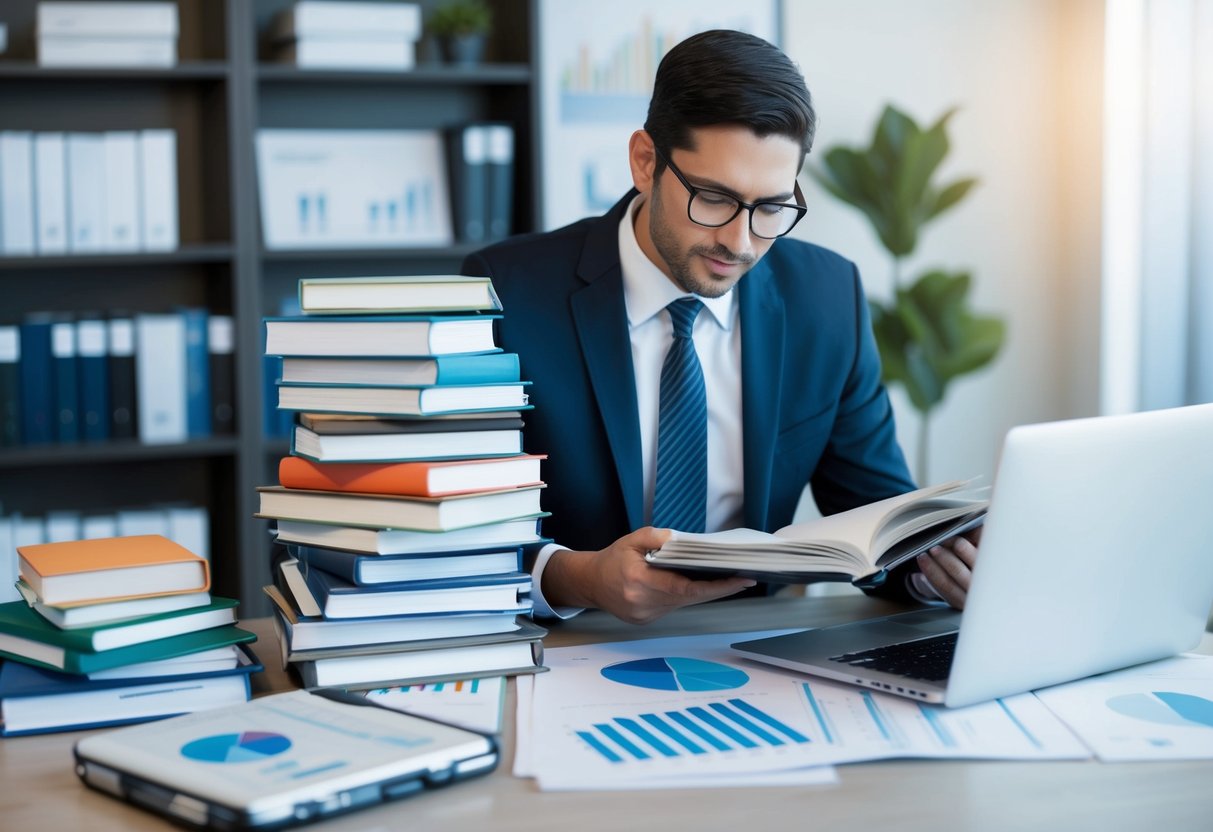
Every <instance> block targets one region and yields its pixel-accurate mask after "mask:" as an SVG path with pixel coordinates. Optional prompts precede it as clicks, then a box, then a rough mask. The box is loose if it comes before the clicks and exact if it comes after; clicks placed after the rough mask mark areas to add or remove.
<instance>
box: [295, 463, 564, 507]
mask: <svg viewBox="0 0 1213 832" xmlns="http://www.w3.org/2000/svg"><path fill="white" fill-rule="evenodd" d="M544 459H547V456H546V455H536V454H530V455H523V456H515V457H492V458H488V459H479V460H451V461H445V462H397V463H385V464H358V463H342V462H329V463H316V462H312V461H310V460H307V459H302V458H300V457H295V456H288V457H284V458H283V459H282V460H281V461H280V462H279V463H278V481H279V482H280V483H281V484H282V485H283V486H284V487H286V488H302V489H310V490H313V491H349V492H361V493H364V494H399V495H402V496H417V497H442V496H447V495H451V494H467V493H473V492H477V491H495V490H500V489H503V488H519V487H523V486H528V485H539V484H541V482H542V480H541V478H540V473H539V466H540V463H541V462H542V460H544Z"/></svg>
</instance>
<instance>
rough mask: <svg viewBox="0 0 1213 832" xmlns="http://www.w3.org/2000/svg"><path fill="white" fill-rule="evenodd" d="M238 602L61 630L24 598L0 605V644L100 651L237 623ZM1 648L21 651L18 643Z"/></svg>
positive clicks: (222, 600)
mask: <svg viewBox="0 0 1213 832" xmlns="http://www.w3.org/2000/svg"><path fill="white" fill-rule="evenodd" d="M237 603H238V602H237V601H236V600H235V599H232V598H212V599H211V602H210V603H209V604H207V605H206V606H203V607H193V608H190V609H184V610H173V611H170V612H161V613H153V614H151V615H145V616H142V617H140V618H136V619H130V620H126V621H113V622H108V623H104V624H94V625H92V626H87V627H76V628H74V629H71V630H62V629H60V628H58V627H56V626H55V625H54V624H52V623H51V622H50V621H48V620H47V619H45V618H43V617H42V616H41V615H39V614H38V613H36V612H34V610H32V609H30V607H29V605H28V604H27V603H25V601H10V602H8V603H7V604H0V645H4V644H5V639H6V637H16V638H18V639H26V640H29V641H34V642H38V643H40V644H45V645H51V646H54V647H62V648H64V649H65V650H70V651H74V652H77V653H100V652H104V651H107V650H113V649H116V648H119V647H127V646H130V645H132V644H141V643H143V642H145V641H155V640H156V639H161V638H168V637H170V636H177V635H181V634H183V633H192V632H196V631H198V630H206V629H210V628H211V627H222V626H225V625H230V624H235V623H236V605H237ZM3 649H6V650H8V651H9V652H11V653H20V648H19V646H17V645H12V644H10V645H7V646H4V647H3Z"/></svg>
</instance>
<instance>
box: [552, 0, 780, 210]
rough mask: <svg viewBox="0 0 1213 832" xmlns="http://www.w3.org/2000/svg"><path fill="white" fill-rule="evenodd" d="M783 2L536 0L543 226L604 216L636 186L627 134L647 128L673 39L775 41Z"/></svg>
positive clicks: (725, 0)
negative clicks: (726, 32) (717, 32)
mask: <svg viewBox="0 0 1213 832" xmlns="http://www.w3.org/2000/svg"><path fill="white" fill-rule="evenodd" d="M779 5H780V4H779V2H778V0H759V1H758V2H752V3H747V4H738V3H736V2H732V0H661V1H660V2H657V0H614V2H611V3H594V4H591V3H569V2H567V0H540V2H539V50H540V66H541V67H542V75H541V78H540V96H541V106H542V124H543V136H542V141H543V164H544V176H543V181H544V194H543V205H544V217H543V226H544V228H545V229H552V228H557V227H559V226H562V225H565V224H567V223H570V222H574V221H575V220H578V219H581V218H582V217H586V216H593V215H597V214H601V213H603V212H605V211H606V210H607V209H609V208H610V207H611V206H612V205H614V204H615V202H616V201H617V200H618V199H619V198H620V197H621V196H623V195H624V194H625V193H626V192H627V190H628V188H630V187H631V185H632V178H631V174H630V172H629V170H628V157H627V145H628V137H629V136H630V135H631V134H632V132H633V131H634V130H637V129H639V128H641V127H642V126H643V125H644V120H645V115H646V113H647V112H648V104H649V97H650V96H651V94H652V91H653V76H654V74H655V73H656V72H657V65H658V63H660V61H661V58H662V57H663V56H664V55H665V53H666V52H668V51H669V50H670V49H671V48H672V47H673V46H674V45H675V44H676V43H678V42H679V41H681V40H684V39H685V38H687V37H689V36H690V35H693V34H695V33H696V32H702V31H705V30H707V29H718V28H719V29H740V30H742V31H746V32H750V33H752V34H755V35H758V36H759V37H762V38H765V39H767V40H769V41H771V42H772V43H776V44H777V43H779V37H778V35H779Z"/></svg>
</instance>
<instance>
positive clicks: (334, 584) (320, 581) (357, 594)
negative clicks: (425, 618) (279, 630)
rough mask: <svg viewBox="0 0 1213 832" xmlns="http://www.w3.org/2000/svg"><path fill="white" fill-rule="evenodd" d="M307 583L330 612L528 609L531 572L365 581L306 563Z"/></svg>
mask: <svg viewBox="0 0 1213 832" xmlns="http://www.w3.org/2000/svg"><path fill="white" fill-rule="evenodd" d="M300 571H301V572H302V573H303V575H304V580H305V581H306V582H307V587H308V589H309V590H310V591H311V593H312V596H313V597H314V598H315V599H316V603H317V604H318V605H319V606H320V610H321V613H322V614H323V615H324V617H325V618H369V617H372V616H377V615H413V614H420V613H427V614H430V615H438V614H441V613H452V612H518V613H523V612H528V611H529V610H530V609H531V606H532V605H531V600H530V599H529V598H524V597H523V595H524V594H525V593H527V592H530V589H531V576H530V575H528V574H526V573H525V572H512V573H508V574H505V575H478V576H473V577H464V578H441V579H436V580H429V581H407V582H397V583H390V584H379V585H377V586H375V587H362V586H358V585H356V584H353V583H350V582H349V581H345V580H342V579H341V578H339V577H337V576H336V575H333V574H330V573H328V572H325V571H324V570H322V569H315V568H308V567H306V566H305V565H304V564H300Z"/></svg>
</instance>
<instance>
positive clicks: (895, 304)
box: [811, 106, 1006, 485]
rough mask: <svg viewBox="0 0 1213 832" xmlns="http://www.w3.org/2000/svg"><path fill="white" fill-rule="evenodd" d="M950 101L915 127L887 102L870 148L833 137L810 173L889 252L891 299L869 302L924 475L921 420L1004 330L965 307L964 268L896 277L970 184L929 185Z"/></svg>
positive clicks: (967, 278) (990, 355)
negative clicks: (931, 120) (908, 411)
mask: <svg viewBox="0 0 1213 832" xmlns="http://www.w3.org/2000/svg"><path fill="white" fill-rule="evenodd" d="M954 112H955V110H949V111H948V112H946V113H944V115H943V116H942V117H941V118H940V119H939V120H938V121H937V122H935V124H933V125H931V126H930V127H928V128H927V129H925V130H924V129H923V128H922V127H920V126H919V125H918V123H917V122H915V121H914V119H912V118H911V117H910V116H908V115H906V114H905V113H903V112H901V111H900V110H898V109H897V108H895V107H893V106H887V107H885V109H884V112H883V113H882V114H881V116H880V120H879V121H878V122H877V124H876V131H875V133H874V134H873V136H872V143H871V145H870V146H869V147H845V146H836V147H832V148H830V149H829V150H827V151H826V154H825V164H824V165H823V166H822V168H820V169H812V170H811V173H812V176H813V178H814V179H816V180H817V181H818V182H819V183H820V184H821V185H822V187H824V188H825V189H826V190H827V191H829V192H830V193H831V194H833V195H834V196H836V197H838V199H840V200H842V201H843V202H846V203H847V204H849V205H852V206H854V207H855V208H858V209H859V210H860V211H862V212H863V214H864V215H865V216H866V217H867V218H868V220H869V221H870V222H871V224H872V227H873V229H874V230H875V231H876V236H877V237H879V238H880V242H881V243H882V244H883V245H884V247H885V249H886V250H887V251H888V252H889V255H890V256H891V257H892V259H893V299H892V300H891V301H889V302H888V303H882V302H880V301H878V300H872V301H870V302H869V306H870V308H871V311H872V329H873V332H874V333H875V335H876V345H877V348H878V349H879V350H880V360H881V363H882V364H883V366H884V381H885V382H886V383H888V384H894V383H897V384H901V385H902V386H903V387H904V388H905V390H906V393H907V394H908V395H909V397H910V402H911V403H912V404H913V405H914V408H915V409H916V410H917V411H918V412H919V413H920V414H921V419H920V421H919V426H918V453H917V465H916V466H915V467H916V469H917V470H916V472H915V474H916V477H917V479H918V482H919V484H920V485H925V484H926V483H928V482H929V479H928V467H927V463H928V453H929V447H928V442H929V436H930V434H929V430H928V428H929V426H930V416H931V413H932V411H933V410H934V409H935V408H936V407H937V406H938V405H939V404H940V403H941V402H943V398H944V394H945V393H946V392H947V388H948V384H949V383H950V382H951V381H953V380H954V379H956V378H959V377H960V376H962V375H967V374H968V373H972V372H974V371H976V370H978V369H981V368H982V367H984V366H986V365H987V364H989V363H990V362H991V361H993V360H994V358H995V356H997V355H998V352H999V350H1000V349H1001V348H1002V344H1003V341H1004V339H1005V336H1006V327H1005V324H1004V323H1003V321H1002V320H1000V319H999V318H997V317H994V316H988V315H978V314H976V313H975V312H974V311H973V310H971V309H970V308H969V303H968V293H969V289H970V287H971V285H972V281H973V277H972V274H970V273H969V272H968V271H946V270H944V269H931V270H929V271H927V272H925V273H924V274H922V275H920V276H919V277H918V278H916V279H915V280H913V281H912V282H910V284H909V285H908V286H907V285H905V284H904V283H903V282H902V275H901V261H902V259H903V258H904V257H907V256H909V255H910V254H911V253H912V252H913V251H914V249H915V247H916V246H917V245H918V236H919V232H920V231H921V229H922V227H923V226H924V225H926V224H927V223H928V222H930V221H931V220H933V219H935V218H936V217H938V216H939V215H940V214H942V213H943V212H944V211H947V210H948V209H950V208H953V207H954V206H955V205H956V204H957V203H958V202H960V201H961V200H962V199H964V197H965V196H966V195H967V194H968V193H969V191H970V190H972V188H973V186H974V185H976V184H977V180H976V179H973V178H962V179H957V180H956V181H954V182H951V183H949V184H947V185H936V184H935V183H933V182H932V181H931V180H932V177H933V176H934V175H935V171H936V169H937V168H938V167H939V165H940V164H941V163H942V162H943V160H944V157H945V156H947V154H948V150H949V143H948V135H947V123H948V120H949V119H950V118H951V117H952V115H953V113H954Z"/></svg>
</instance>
